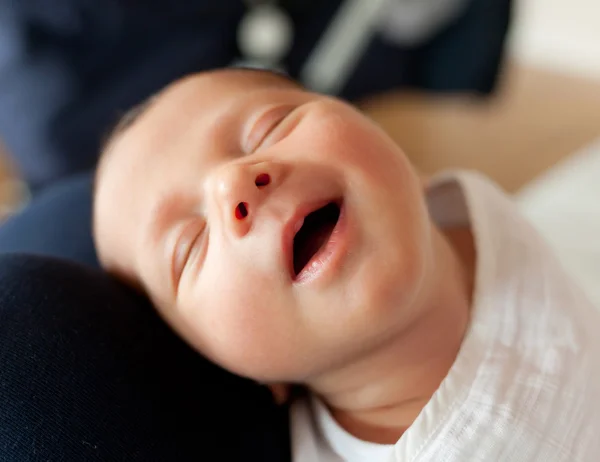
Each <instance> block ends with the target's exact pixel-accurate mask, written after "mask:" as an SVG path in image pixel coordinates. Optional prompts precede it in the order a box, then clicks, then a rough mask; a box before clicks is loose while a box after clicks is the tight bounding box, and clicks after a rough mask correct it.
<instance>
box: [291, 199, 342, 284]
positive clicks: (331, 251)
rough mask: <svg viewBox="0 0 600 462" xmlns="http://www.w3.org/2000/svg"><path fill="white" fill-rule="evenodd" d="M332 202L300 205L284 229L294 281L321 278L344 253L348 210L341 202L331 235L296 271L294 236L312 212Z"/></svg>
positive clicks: (324, 201) (308, 280) (304, 281)
mask: <svg viewBox="0 0 600 462" xmlns="http://www.w3.org/2000/svg"><path fill="white" fill-rule="evenodd" d="M330 202H332V201H331V199H329V200H323V201H320V202H313V203H311V204H306V205H304V206H302V207H299V208H298V210H296V213H294V215H293V216H292V218H291V219H290V220H289V221H288V222H287V224H286V225H285V228H284V231H283V251H284V255H285V260H286V264H287V267H288V272H289V274H290V277H291V279H292V281H293V282H294V283H297V284H308V283H310V282H312V281H315V280H317V279H320V278H321V277H322V276H324V275H325V274H326V273H329V272H330V270H334V269H335V267H336V266H337V265H336V263H337V262H338V261H339V259H340V258H341V257H342V256H343V255H344V249H345V247H346V245H347V242H346V241H347V239H346V232H345V231H346V228H347V225H346V212H345V207H344V204H343V203H342V204H340V216H339V218H338V221H337V223H336V225H335V227H334V229H333V231H332V233H331V235H330V236H329V239H328V240H327V242H326V243H325V244H324V245H323V246H322V247H321V248H320V249H319V250H318V252H317V253H316V254H315V255H313V257H312V258H311V259H310V261H309V262H308V263H307V264H306V265H305V266H304V268H303V269H302V271H300V273H299V274H297V275H296V274H295V272H294V261H293V258H294V256H293V247H294V237H295V236H296V233H297V232H298V231H299V230H300V228H301V227H302V225H303V223H304V218H305V217H306V216H307V215H309V214H310V213H312V212H314V211H316V210H318V209H320V208H322V207H324V206H325V205H327V204H328V203H330Z"/></svg>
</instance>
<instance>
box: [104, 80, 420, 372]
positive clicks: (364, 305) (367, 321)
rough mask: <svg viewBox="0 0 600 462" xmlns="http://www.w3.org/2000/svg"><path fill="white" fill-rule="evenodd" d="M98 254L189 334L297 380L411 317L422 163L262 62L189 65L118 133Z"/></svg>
mask: <svg viewBox="0 0 600 462" xmlns="http://www.w3.org/2000/svg"><path fill="white" fill-rule="evenodd" d="M94 213H95V237H96V242H97V247H98V252H99V256H100V258H101V261H102V262H103V264H104V265H105V266H106V267H107V268H108V269H109V270H112V271H114V272H115V273H117V274H119V275H121V276H123V277H125V278H127V279H129V280H133V281H135V282H137V283H139V284H140V285H141V286H142V287H143V288H144V289H145V290H146V291H147V293H148V294H149V295H150V296H151V298H152V299H153V301H154V302H155V304H156V305H157V307H158V309H159V311H160V312H161V314H162V315H163V316H164V318H165V319H166V320H167V321H168V322H170V323H171V325H172V326H173V327H174V328H175V329H176V330H177V331H179V333H180V334H181V335H182V336H183V337H184V338H185V339H186V340H187V341H188V342H190V343H191V344H192V345H193V346H195V347H196V348H197V349H198V350H199V351H201V352H202V353H203V354H205V355H206V356H208V357H209V358H211V359H212V360H214V361H216V362H217V363H219V364H221V365H222V366H224V367H226V368H228V369H230V370H232V371H234V372H236V373H239V374H242V375H246V376H249V377H252V378H255V379H257V380H264V381H271V380H277V381H280V380H284V381H299V382H301V381H306V380H310V379H311V378H313V377H316V376H318V375H319V374H322V373H324V372H325V371H330V370H332V368H337V367H341V366H343V365H344V364H345V363H346V362H348V361H355V360H357V359H358V358H360V357H361V355H363V354H365V353H367V352H368V351H369V350H370V349H373V348H376V347H378V346H379V345H380V344H381V343H382V342H385V341H386V340H387V339H388V338H390V336H391V335H394V334H395V333H397V332H398V329H400V328H402V326H404V325H406V324H407V323H408V322H409V320H410V318H411V316H412V315H413V314H414V313H411V306H412V305H413V303H414V302H415V300H417V299H418V298H419V296H420V295H421V292H422V291H423V290H424V288H423V287H422V285H421V281H422V278H423V274H424V272H425V271H427V268H428V265H430V250H431V244H430V237H431V233H430V223H429V220H428V217H427V213H426V210H425V205H424V201H423V198H422V192H421V187H420V182H419V180H418V177H417V176H416V175H415V173H414V171H413V169H412V168H411V167H410V165H409V163H408V161H407V159H406V158H405V156H404V155H403V154H402V152H401V151H400V150H399V148H398V147H397V146H396V145H395V144H394V143H393V142H392V141H391V140H390V139H389V138H388V137H387V136H386V135H385V134H384V133H383V132H382V131H381V130H380V129H379V128H378V127H376V126H375V125H374V124H373V123H372V122H370V121H369V120H368V119H367V118H365V117H364V116H363V115H361V114H360V113H359V112H357V111H355V110H354V109H352V108H351V107H350V106H348V105H346V104H344V103H341V102H339V101H336V100H333V99H330V98H327V97H324V96H320V95H315V94H312V93H309V92H306V91H303V90H301V89H299V88H298V87H296V86H295V85H293V84H292V83H290V82H287V81H286V80H285V79H283V78H281V77H278V76H275V75H271V74H268V73H262V72H250V71H225V72H217V73H209V74H204V75H198V76H194V77H190V78H187V79H185V80H183V81H181V82H178V83H177V84H175V85H173V86H172V87H170V88H168V89H167V90H165V91H164V92H163V93H162V94H161V95H160V96H159V97H158V98H157V99H156V101H155V102H153V103H152V105H151V106H150V107H149V108H148V110H147V111H146V112H145V113H144V114H143V115H142V116H141V117H140V118H139V120H137V121H136V122H135V123H134V124H133V126H132V127H130V128H129V129H127V130H126V132H124V133H123V134H121V135H119V136H118V137H117V139H116V140H115V141H114V142H113V143H112V145H111V147H110V152H109V153H108V157H107V158H106V162H105V163H104V166H103V168H102V170H101V174H100V176H99V181H98V185H97V193H96V202H95V212H94Z"/></svg>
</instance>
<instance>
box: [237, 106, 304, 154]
mask: <svg viewBox="0 0 600 462" xmlns="http://www.w3.org/2000/svg"><path fill="white" fill-rule="evenodd" d="M296 108H297V106H294V105H284V106H276V107H273V108H271V109H269V110H268V111H267V112H265V113H264V114H262V115H261V116H260V117H259V118H258V120H257V121H256V122H255V123H254V124H253V125H252V128H251V129H250V132H249V133H248V136H247V137H246V140H245V142H244V143H243V145H244V151H245V152H246V153H247V154H251V153H253V152H255V151H256V150H257V149H259V148H261V147H264V146H265V145H268V144H273V143H274V142H276V140H274V137H273V135H274V132H275V131H276V129H277V128H278V127H279V126H280V124H281V123H282V122H283V121H284V120H285V119H286V117H287V116H288V115H290V114H291V113H292V112H293V111H294V109H296Z"/></svg>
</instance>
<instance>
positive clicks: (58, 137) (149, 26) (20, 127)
mask: <svg viewBox="0 0 600 462" xmlns="http://www.w3.org/2000/svg"><path fill="white" fill-rule="evenodd" d="M350 1H351V0H346V1H344V0H303V1H299V0H283V1H280V2H276V3H278V5H279V7H281V8H283V9H284V10H285V11H287V13H288V15H289V17H290V18H291V22H292V24H293V31H294V35H293V43H292V45H291V48H290V50H289V52H288V54H287V55H286V56H285V57H284V58H283V60H282V63H281V64H282V65H283V67H284V68H285V69H286V70H287V71H288V72H289V73H290V75H291V76H292V77H295V78H299V76H300V75H301V74H302V70H303V66H304V65H305V63H306V61H307V59H309V57H310V56H311V53H312V52H313V50H314V48H315V46H316V45H317V44H318V43H319V40H320V38H321V37H322V36H323V35H324V33H325V32H326V31H327V30H328V28H329V26H330V24H331V23H332V20H333V19H335V18H336V15H337V14H338V12H339V11H340V9H342V8H344V7H345V6H346V4H347V3H348V2H350ZM364 1H366V0H364ZM394 1H396V2H399V3H402V2H406V0H394ZM447 1H452V0H447ZM454 1H457V0H454ZM458 1H460V2H462V3H464V5H463V6H462V7H461V8H460V9H459V10H457V11H458V14H457V15H456V16H455V17H452V18H451V20H449V21H448V22H447V23H443V24H440V25H439V27H438V28H437V29H436V30H435V31H434V33H433V34H430V35H429V36H427V37H426V38H424V39H423V40H421V41H413V42H410V41H404V42H402V41H399V40H395V39H393V38H391V36H390V34H389V33H388V34H387V35H386V34H385V33H383V32H381V33H376V34H374V35H373V36H372V37H371V38H370V40H369V43H368V44H367V46H366V47H365V49H364V53H362V56H359V57H357V59H356V65H355V66H353V67H352V72H351V74H350V75H348V76H347V78H346V79H345V81H344V84H343V86H342V87H341V88H340V90H339V92H338V93H339V96H341V97H344V98H347V99H350V100H354V99H357V98H362V97H365V96H368V95H372V94H374V93H380V92H384V91H386V90H390V89H393V88H398V87H413V88H419V89H425V90H428V91H435V92H473V93H477V94H481V95H486V94H489V93H491V92H492V91H493V90H494V88H495V84H496V80H497V76H498V72H499V68H500V65H501V62H502V57H503V51H504V43H505V37H506V34H507V30H508V26H509V21H510V12H511V0H458ZM253 3H257V2H256V1H254V2H251V1H249V0H247V1H246V2H243V1H241V0H186V1H183V0H180V1H172V2H164V1H162V0H145V1H143V2H141V1H133V0H52V1H51V2H49V1H45V0H0V138H1V139H2V140H3V142H4V144H5V145H6V147H7V150H8V152H10V153H11V155H12V157H13V159H14V161H15V163H16V165H17V168H18V169H19V170H20V173H21V175H22V176H23V177H24V179H25V180H26V181H27V182H28V183H29V185H30V186H31V187H32V188H33V189H34V190H39V189H40V188H42V187H44V186H46V185H48V184H50V183H52V182H54V181H56V180H58V179H60V178H62V177H65V176H68V175H71V174H73V173H77V172H81V171H89V170H90V169H92V168H93V167H94V165H95V162H96V158H97V155H98V150H99V147H100V145H101V142H102V139H103V137H104V136H105V135H106V133H107V132H108V131H109V130H110V127H111V126H112V125H113V124H114V123H115V121H116V120H117V119H118V117H119V116H120V115H121V114H122V113H123V112H125V111H126V110H127V109H128V108H129V107H131V106H132V105H135V104H136V103H138V102H140V101H141V100H143V99H145V98H146V97H147V96H149V95H150V94H152V93H154V92H156V91H157V90H159V89H160V88H162V87H164V86H165V85H166V84H167V83H169V82H171V81H173V80H175V79H176V78H178V77H180V76H182V75H184V74H187V73H190V72H194V71H200V70H204V69H211V68H216V67H223V66H227V65H230V64H231V63H232V62H235V61H236V60H237V59H239V58H242V57H241V56H240V50H239V46H238V43H237V33H238V25H239V23H240V20H241V19H242V18H243V17H244V14H245V12H246V10H247V8H248V6H249V5H250V4H253ZM407 3H408V2H407ZM412 3H415V2H412ZM423 3H424V2H423ZM433 3H435V2H433ZM386 28H387V29H388V32H389V28H390V25H389V24H387V25H386ZM382 30H383V27H382ZM391 35H393V34H391Z"/></svg>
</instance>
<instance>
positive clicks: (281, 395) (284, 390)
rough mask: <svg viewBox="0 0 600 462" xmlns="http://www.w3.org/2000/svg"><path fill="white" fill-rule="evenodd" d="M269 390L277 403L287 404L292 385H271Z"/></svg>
mask: <svg viewBox="0 0 600 462" xmlns="http://www.w3.org/2000/svg"><path fill="white" fill-rule="evenodd" d="M269 390H271V394H272V395H273V399H274V400H275V402H276V403H277V404H285V403H286V402H287V400H288V399H289V397H290V386H289V385H286V384H284V383H276V384H272V385H269Z"/></svg>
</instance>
